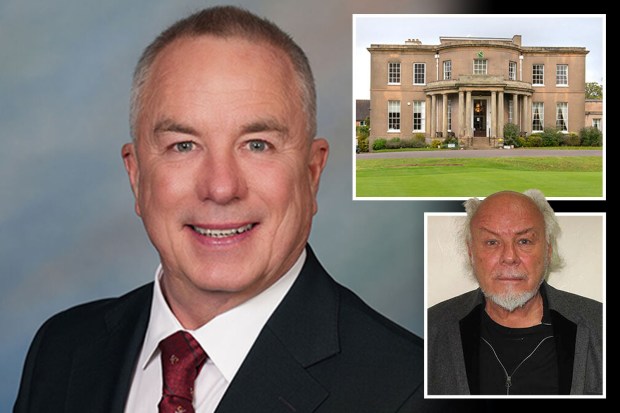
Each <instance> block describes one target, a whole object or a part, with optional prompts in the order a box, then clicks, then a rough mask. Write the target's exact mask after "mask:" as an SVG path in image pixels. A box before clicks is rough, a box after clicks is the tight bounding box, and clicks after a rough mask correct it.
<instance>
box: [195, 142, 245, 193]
mask: <svg viewBox="0 0 620 413" xmlns="http://www.w3.org/2000/svg"><path fill="white" fill-rule="evenodd" d="M200 175H201V176H200V177H198V181H199V182H198V188H199V193H200V197H201V198H202V199H203V200H205V201H207V200H209V201H213V202H215V203H217V204H228V203H230V202H232V201H234V200H236V199H240V198H242V197H243V196H244V194H245V191H246V190H247V185H246V182H245V179H244V177H243V173H242V168H240V165H239V160H238V159H237V158H236V157H235V155H234V153H232V151H219V152H210V153H208V155H207V156H206V157H205V159H204V161H203V165H202V168H201V171H200Z"/></svg>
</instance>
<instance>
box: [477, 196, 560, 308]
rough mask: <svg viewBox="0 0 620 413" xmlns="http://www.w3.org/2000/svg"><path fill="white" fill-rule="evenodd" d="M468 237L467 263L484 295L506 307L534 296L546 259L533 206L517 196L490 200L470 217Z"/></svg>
mask: <svg viewBox="0 0 620 413" xmlns="http://www.w3.org/2000/svg"><path fill="white" fill-rule="evenodd" d="M471 237H472V238H471V244H470V245H469V258H470V262H471V264H472V268H473V271H474V275H475V276H476V279H477V280H478V283H479V284H480V287H481V289H482V290H483V291H484V293H485V295H487V296H489V297H490V298H492V299H493V297H494V298H495V299H493V301H494V302H496V303H498V302H501V303H509V304H506V305H507V306H512V305H516V306H520V305H523V304H525V302H519V300H521V301H523V300H525V301H527V299H529V298H527V297H530V298H531V296H533V295H534V294H535V293H536V291H538V287H539V285H540V283H541V282H542V280H543V277H544V275H545V273H546V267H547V263H548V259H549V258H550V254H551V247H550V246H548V245H547V241H546V239H545V223H544V218H543V216H542V214H541V213H540V211H539V210H538V208H537V207H536V205H535V204H534V203H533V202H532V201H531V200H530V199H529V198H527V197H526V196H525V195H521V194H518V193H512V192H504V193H498V194H495V195H492V196H490V197H488V198H487V199H485V200H484V201H483V202H482V203H481V204H480V206H479V208H478V211H477V212H476V214H475V215H474V217H473V219H472V221H471ZM502 306H503V305H502ZM504 308H507V307H504ZM513 308H514V307H513ZM508 309H510V308H508Z"/></svg>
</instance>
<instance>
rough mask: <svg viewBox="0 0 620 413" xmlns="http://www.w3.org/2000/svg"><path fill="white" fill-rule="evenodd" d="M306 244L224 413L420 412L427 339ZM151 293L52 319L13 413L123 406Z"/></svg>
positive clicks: (31, 356)
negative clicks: (381, 310) (370, 301)
mask: <svg viewBox="0 0 620 413" xmlns="http://www.w3.org/2000/svg"><path fill="white" fill-rule="evenodd" d="M307 251H308V256H307V259H306V263H305V265H304V267H303V269H302V271H301V274H300V276H299V277H298V279H297V280H296V281H295V283H294V284H293V286H292V288H291V290H290V291H289V292H288V294H287V295H286V296H285V298H284V300H283V301H282V303H281V304H280V305H279V306H278V308H277V309H276V311H275V312H274V313H273V315H272V316H271V317H270V319H269V320H268V322H267V324H266V325H265V327H264V328H263V330H262V332H261V333H260V335H259V336H258V339H257V340H256V342H255V344H254V346H253V347H252V349H251V351H250V353H249V354H248V356H247V358H246V359H245V361H244V362H243V364H242V365H241V368H240V369H239V371H238V373H237V375H236V376H235V378H234V380H233V381H232V382H231V383H230V386H229V388H228V390H227V391H226V394H225V395H224V398H223V399H222V401H221V402H220V404H219V406H218V409H217V412H218V413H219V412H222V413H224V412H234V413H238V412H338V413H342V412H356V413H361V412H412V411H414V410H415V411H417V410H418V409H417V407H419V406H421V405H422V403H423V400H422V394H423V385H422V378H423V346H422V340H421V339H420V338H418V337H417V336H415V335H413V334H411V333H410V332H408V331H406V330H404V329H403V328H401V327H399V326H397V325H396V324H394V323H392V322H391V321H389V320H387V319H386V318H384V317H383V316H381V315H379V314H378V313H376V312H375V311H374V310H372V309H371V308H370V307H368V306H367V305H366V304H364V303H363V302H362V301H361V300H360V299H359V298H358V297H357V296H356V295H355V294H353V293H352V292H351V291H349V290H348V289H346V288H344V287H343V286H341V285H339V284H337V283H336V282H335V281H334V280H333V279H332V278H331V277H330V276H329V275H328V274H327V273H326V272H325V270H324V269H323V268H322V267H321V265H320V264H319V262H318V261H317V259H316V258H315V256H314V255H313V253H312V251H311V250H310V248H309V247H308V248H307ZM152 290H153V285H152V283H151V284H148V285H145V286H143V287H141V288H138V289H137V290H134V291H132V292H130V293H128V294H127V295H125V296H122V297H120V298H115V299H107V300H101V301H96V302H92V303H88V304H84V305H81V306H78V307H74V308H72V309H69V310H67V311H64V312H62V313H60V314H58V315H56V316H54V317H52V318H51V319H50V320H48V321H47V322H46V323H45V324H44V325H43V326H42V327H41V329H40V330H39V332H38V333H37V335H36V337H35V339H34V341H33V343H32V346H31V348H30V351H29V353H28V357H27V359H26V364H25V367H24V372H23V377H22V381H21V386H20V390H19V394H18V397H17V401H16V403H15V407H14V412H18V413H25V412H80V413H81V412H85V411H87V412H106V413H110V412H122V411H123V408H124V405H125V402H126V399H127V395H128V392H129V387H130V385H131V380H132V374H133V370H134V367H135V365H136V362H137V359H138V355H139V353H140V350H141V346H142V341H143V339H144V335H145V332H146V328H147V324H148V320H149V311H150V305H151V298H152ZM428 407H429V406H428V405H427V404H424V410H428Z"/></svg>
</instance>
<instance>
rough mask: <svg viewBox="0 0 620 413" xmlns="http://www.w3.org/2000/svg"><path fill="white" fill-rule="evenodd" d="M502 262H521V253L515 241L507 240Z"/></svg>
mask: <svg viewBox="0 0 620 413" xmlns="http://www.w3.org/2000/svg"><path fill="white" fill-rule="evenodd" d="M502 263H503V264H518V263H519V254H518V252H517V249H516V246H515V245H514V243H512V242H507V243H505V244H504V248H503V249H502Z"/></svg>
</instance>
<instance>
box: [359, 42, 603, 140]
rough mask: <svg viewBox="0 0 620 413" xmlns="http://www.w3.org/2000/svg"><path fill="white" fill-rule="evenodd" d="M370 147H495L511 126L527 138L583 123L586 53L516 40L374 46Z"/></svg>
mask: <svg viewBox="0 0 620 413" xmlns="http://www.w3.org/2000/svg"><path fill="white" fill-rule="evenodd" d="M367 50H368V51H369V52H370V55H371V71H370V73H371V81H370V83H371V85H370V125H371V132H370V142H371V145H372V141H374V140H375V139H377V138H385V139H388V140H389V139H392V138H401V139H405V138H411V137H412V136H413V135H416V134H424V135H425V137H426V138H427V139H436V138H439V139H442V138H445V137H449V136H453V137H456V138H458V139H459V141H460V142H461V143H462V144H464V145H467V146H472V145H473V146H476V145H475V143H476V142H482V143H484V144H487V145H489V146H495V145H497V144H498V143H499V142H501V141H498V138H502V135H503V130H504V125H505V124H506V123H508V122H510V123H514V124H516V125H517V126H518V128H519V130H520V132H521V134H522V135H530V134H531V133H536V132H542V131H543V129H544V128H545V127H556V128H558V129H560V130H561V131H565V132H578V131H579V130H580V129H581V128H583V127H584V126H591V125H585V119H584V113H585V111H586V107H585V103H586V102H585V78H586V62H585V60H586V55H587V54H588V51H587V50H586V48H585V47H538V46H536V47H525V46H522V45H521V36H520V35H515V36H513V37H512V38H473V37H440V38H439V44H436V45H423V44H422V43H421V42H420V41H419V40H417V39H413V40H407V41H406V42H405V44H404V45H402V44H400V45H398V44H372V45H371V46H370V47H369V48H368V49H367Z"/></svg>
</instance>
